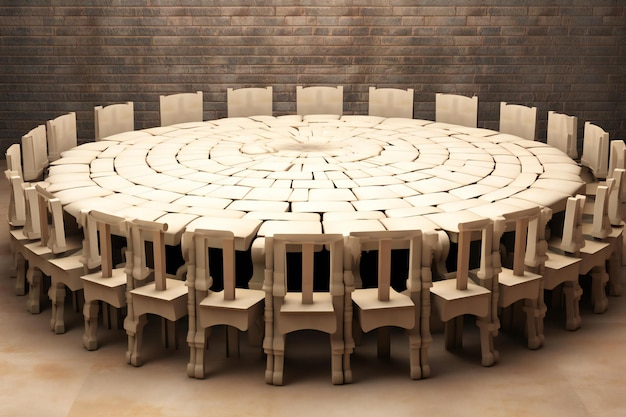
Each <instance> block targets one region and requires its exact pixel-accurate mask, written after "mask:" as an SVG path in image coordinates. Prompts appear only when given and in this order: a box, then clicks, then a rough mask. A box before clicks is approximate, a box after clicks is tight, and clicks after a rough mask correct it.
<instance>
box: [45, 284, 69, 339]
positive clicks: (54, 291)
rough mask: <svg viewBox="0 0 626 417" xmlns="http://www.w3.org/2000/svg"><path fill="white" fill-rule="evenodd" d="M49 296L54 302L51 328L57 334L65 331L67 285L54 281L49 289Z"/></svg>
mask: <svg viewBox="0 0 626 417" xmlns="http://www.w3.org/2000/svg"><path fill="white" fill-rule="evenodd" d="M48 297H49V298H50V301H51V302H52V318H51V319H50V330H52V331H53V332H55V333H56V334H63V333H65V321H64V315H65V285H63V284H59V283H54V284H52V285H51V286H50V289H49V290H48Z"/></svg>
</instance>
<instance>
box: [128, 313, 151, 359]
mask: <svg viewBox="0 0 626 417" xmlns="http://www.w3.org/2000/svg"><path fill="white" fill-rule="evenodd" d="M147 322H148V318H147V317H146V315H145V314H142V315H141V316H139V317H135V318H134V320H133V321H129V322H128V323H126V324H125V326H124V327H125V328H126V334H127V335H128V350H127V351H126V361H127V362H128V363H129V364H131V365H133V366H141V365H142V364H143V359H142V357H141V346H142V343H143V328H144V327H145V325H146V323H147Z"/></svg>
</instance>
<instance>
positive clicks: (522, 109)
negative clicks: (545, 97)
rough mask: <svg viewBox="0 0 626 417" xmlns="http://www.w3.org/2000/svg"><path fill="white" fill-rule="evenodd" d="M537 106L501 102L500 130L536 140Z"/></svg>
mask: <svg viewBox="0 0 626 417" xmlns="http://www.w3.org/2000/svg"><path fill="white" fill-rule="evenodd" d="M536 125H537V107H528V106H522V105H519V104H508V103H507V102H506V101H502V102H500V132H501V133H509V134H511V135H515V136H519V137H520V138H524V139H528V140H535V133H536V132H535V129H536Z"/></svg>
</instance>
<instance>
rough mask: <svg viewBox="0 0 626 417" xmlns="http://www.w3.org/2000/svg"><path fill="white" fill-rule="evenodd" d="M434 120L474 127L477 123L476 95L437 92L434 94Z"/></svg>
mask: <svg viewBox="0 0 626 417" xmlns="http://www.w3.org/2000/svg"><path fill="white" fill-rule="evenodd" d="M435 121H437V122H439V123H450V124H455V125H461V126H467V127H476V126H477V125H478V97H477V96H473V97H465V96H461V95H458V94H444V93H437V94H436V95H435Z"/></svg>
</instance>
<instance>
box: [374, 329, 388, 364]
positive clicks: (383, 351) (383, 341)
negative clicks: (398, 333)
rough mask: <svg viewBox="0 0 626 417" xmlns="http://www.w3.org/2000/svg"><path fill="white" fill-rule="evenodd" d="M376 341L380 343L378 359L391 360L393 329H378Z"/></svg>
mask: <svg viewBox="0 0 626 417" xmlns="http://www.w3.org/2000/svg"><path fill="white" fill-rule="evenodd" d="M376 339H377V342H378V346H377V347H378V349H377V350H378V358H389V357H390V356H391V329H390V328H389V327H387V326H385V327H379V328H378V329H376Z"/></svg>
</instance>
